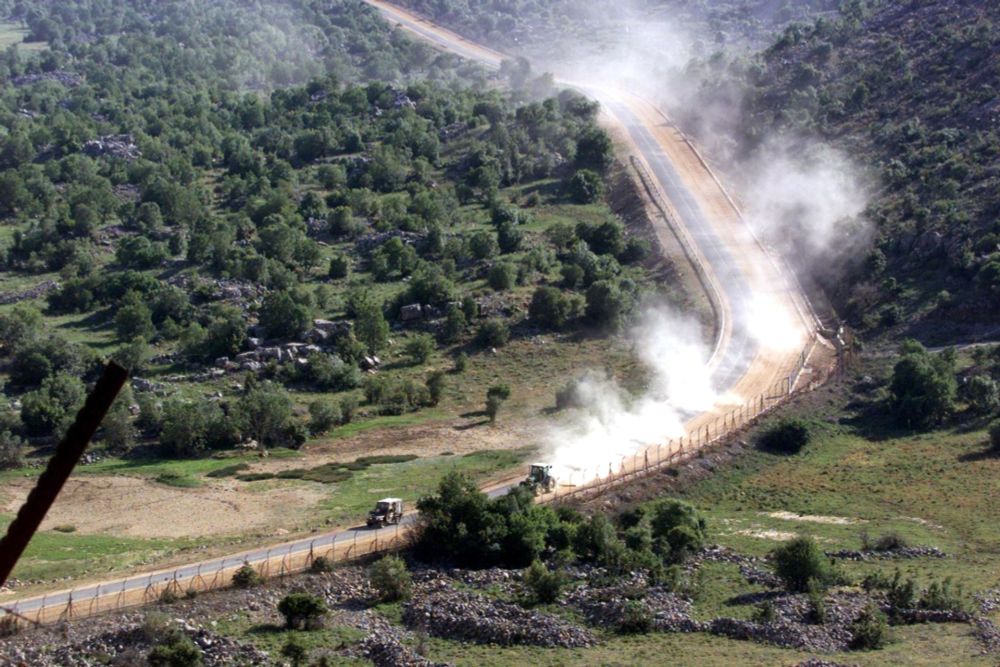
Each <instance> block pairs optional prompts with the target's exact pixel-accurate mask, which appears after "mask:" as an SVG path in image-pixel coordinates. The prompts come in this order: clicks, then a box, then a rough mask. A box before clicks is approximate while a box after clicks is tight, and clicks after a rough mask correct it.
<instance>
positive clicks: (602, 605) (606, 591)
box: [566, 585, 705, 632]
mask: <svg viewBox="0 0 1000 667" xmlns="http://www.w3.org/2000/svg"><path fill="white" fill-rule="evenodd" d="M628 588H629V587H628V585H625V586H608V587H602V588H591V587H590V586H587V585H583V586H580V587H578V588H577V589H575V590H573V591H572V592H571V593H569V595H567V597H566V602H567V603H568V604H570V605H572V606H573V607H576V608H577V609H579V610H580V613H582V614H583V616H584V618H586V619H587V622H588V623H590V624H591V625H596V626H599V627H611V628H614V627H618V626H620V625H621V624H622V623H623V621H625V620H626V616H627V610H628V606H629V603H630V602H633V600H630V599H629V598H628V597H626V596H625V594H624V593H623V592H624V591H626V590H627V589H628ZM639 590H642V597H640V598H638V599H636V600H634V601H635V602H638V603H639V604H640V605H642V607H643V608H644V609H645V610H646V612H647V613H648V614H649V615H650V617H652V619H653V628H654V629H656V630H659V631H661V632H701V631H702V630H704V629H705V626H704V624H703V623H701V622H699V621H695V620H693V619H692V618H691V603H690V602H688V601H687V600H685V599H683V598H682V597H680V596H679V595H677V594H676V593H672V592H670V591H668V590H666V589H664V588H662V587H654V588H648V589H639Z"/></svg>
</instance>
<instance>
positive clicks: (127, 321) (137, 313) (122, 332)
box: [115, 296, 156, 341]
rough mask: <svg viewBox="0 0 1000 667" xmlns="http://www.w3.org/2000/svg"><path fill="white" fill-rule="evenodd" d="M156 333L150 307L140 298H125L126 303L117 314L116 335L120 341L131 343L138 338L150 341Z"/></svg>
mask: <svg viewBox="0 0 1000 667" xmlns="http://www.w3.org/2000/svg"><path fill="white" fill-rule="evenodd" d="M154 333H156V328H155V327H154V326H153V315H152V312H151V311H150V310H149V306H147V305H146V304H145V303H143V302H142V301H141V300H140V299H139V297H138V296H133V297H131V298H130V297H129V296H126V297H125V303H124V305H122V307H121V308H119V309H118V312H117V313H115V334H116V335H117V336H118V340H120V341H131V340H135V339H136V338H139V339H142V340H149V339H150V338H152V337H153V334H154Z"/></svg>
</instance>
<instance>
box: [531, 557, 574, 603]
mask: <svg viewBox="0 0 1000 667" xmlns="http://www.w3.org/2000/svg"><path fill="white" fill-rule="evenodd" d="M563 583H564V582H563V577H562V575H561V574H560V573H559V572H554V571H550V570H549V569H548V568H547V567H545V564H544V563H543V562H542V561H540V560H535V561H533V562H532V563H531V567H529V568H528V569H527V570H525V572H524V584H525V585H526V586H527V587H528V590H530V591H531V595H532V599H533V600H535V601H536V602H540V603H542V604H550V603H552V602H555V601H556V600H557V599H559V592H560V591H561V590H562V587H563Z"/></svg>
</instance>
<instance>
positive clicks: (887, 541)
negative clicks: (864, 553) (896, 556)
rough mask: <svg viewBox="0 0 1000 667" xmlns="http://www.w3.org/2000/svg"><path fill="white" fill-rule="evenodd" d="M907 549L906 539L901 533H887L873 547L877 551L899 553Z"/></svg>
mask: <svg viewBox="0 0 1000 667" xmlns="http://www.w3.org/2000/svg"><path fill="white" fill-rule="evenodd" d="M906 547H907V544H906V539H905V538H904V537H903V536H902V535H900V534H899V533H895V532H891V533H886V534H885V535H883V536H881V537H880V538H878V539H877V540H875V542H874V544H872V545H871V548H872V549H873V550H875V551H898V550H899V549H905V548H906Z"/></svg>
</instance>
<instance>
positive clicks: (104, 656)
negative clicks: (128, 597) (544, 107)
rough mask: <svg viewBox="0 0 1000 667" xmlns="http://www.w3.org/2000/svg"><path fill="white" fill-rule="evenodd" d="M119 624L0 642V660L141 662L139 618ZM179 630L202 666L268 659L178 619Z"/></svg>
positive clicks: (145, 644)
mask: <svg viewBox="0 0 1000 667" xmlns="http://www.w3.org/2000/svg"><path fill="white" fill-rule="evenodd" d="M118 625H119V628H120V629H113V630H108V631H104V632H100V633H98V634H93V635H90V636H85V637H83V638H81V639H78V640H76V641H74V642H71V643H64V644H61V645H57V646H55V647H53V646H52V645H51V644H42V643H31V644H18V643H14V642H11V643H9V644H8V645H6V646H3V645H2V644H0V663H2V664H4V665H14V666H17V667H20V666H21V665H24V666H28V665H30V666H31V667H90V666H91V665H94V664H112V665H137V664H145V662H146V656H147V655H148V654H149V652H150V651H151V650H152V648H153V643H152V642H151V641H150V640H149V638H148V637H147V636H146V634H145V633H144V632H143V628H142V625H141V623H140V622H139V618H138V617H136V616H135V615H128V616H125V617H122V618H121V619H119V624H118ZM178 626H179V627H180V629H181V631H182V632H183V633H184V634H185V635H186V636H187V637H188V638H189V639H191V641H193V642H194V643H195V645H197V646H198V648H200V649H201V651H202V660H203V664H204V665H205V667H233V666H237V665H239V666H246V667H250V666H251V665H264V664H268V663H269V660H270V658H269V656H268V654H267V653H266V652H264V651H260V650H258V649H256V648H254V647H253V646H250V645H247V644H243V643H241V642H238V641H236V640H233V639H229V638H227V637H224V636H222V635H218V634H216V633H214V632H211V631H209V630H206V629H204V628H198V627H195V626H193V625H190V624H188V623H179V624H178Z"/></svg>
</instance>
